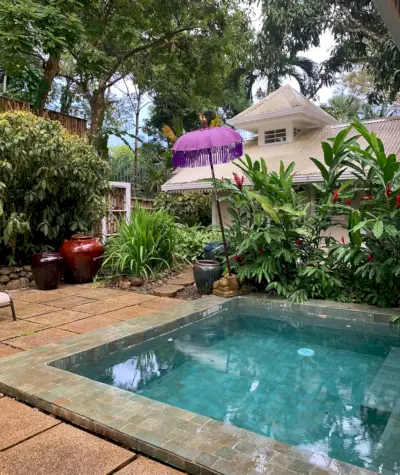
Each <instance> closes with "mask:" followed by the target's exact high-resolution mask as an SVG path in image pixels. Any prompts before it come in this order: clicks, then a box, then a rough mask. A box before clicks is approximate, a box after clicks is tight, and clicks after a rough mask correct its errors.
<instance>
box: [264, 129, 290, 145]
mask: <svg viewBox="0 0 400 475" xmlns="http://www.w3.org/2000/svg"><path fill="white" fill-rule="evenodd" d="M284 142H286V129H276V130H266V131H265V132H264V143H265V144H271V143H284Z"/></svg>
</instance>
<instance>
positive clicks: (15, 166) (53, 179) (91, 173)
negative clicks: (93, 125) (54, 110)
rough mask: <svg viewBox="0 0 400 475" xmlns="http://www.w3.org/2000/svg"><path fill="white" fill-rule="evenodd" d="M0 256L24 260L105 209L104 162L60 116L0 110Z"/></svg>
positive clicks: (84, 226)
mask: <svg viewBox="0 0 400 475" xmlns="http://www.w3.org/2000/svg"><path fill="white" fill-rule="evenodd" d="M0 182H1V183H0V242H1V244H2V245H1V246H0V248H1V250H2V251H1V253H0V262H1V263H4V262H5V261H6V260H7V258H8V260H9V262H19V261H25V262H26V260H27V259H29V258H30V254H31V253H32V252H34V251H37V250H40V249H43V248H45V249H46V248H48V247H49V246H50V247H58V246H59V245H60V243H61V242H62V240H63V239H65V238H69V237H70V236H71V234H73V233H77V232H87V231H90V230H91V229H92V227H93V225H95V224H97V223H98V222H99V220H100V219H101V218H102V217H103V216H104V215H105V212H106V204H105V200H104V198H105V196H106V195H107V193H108V192H109V183H108V165H107V163H106V162H105V161H103V160H102V159H101V158H100V157H99V156H98V154H97V153H96V151H95V150H94V148H93V147H92V146H91V145H89V144H88V143H87V142H86V141H84V140H82V139H81V138H79V137H77V136H74V135H70V134H69V133H68V132H67V131H66V130H65V129H64V128H63V127H62V126H61V124H60V123H59V122H55V121H49V120H46V119H44V118H40V117H37V116H35V115H33V114H30V113H28V112H6V113H3V114H0Z"/></svg>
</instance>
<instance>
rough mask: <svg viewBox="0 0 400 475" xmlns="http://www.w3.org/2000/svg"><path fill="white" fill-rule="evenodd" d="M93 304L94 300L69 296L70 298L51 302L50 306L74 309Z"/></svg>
mask: <svg viewBox="0 0 400 475" xmlns="http://www.w3.org/2000/svg"><path fill="white" fill-rule="evenodd" d="M93 302H94V300H93V299H87V298H85V297H79V296H72V295H69V296H68V297H64V298H61V299H58V300H53V301H51V302H50V305H53V306H54V307H59V308H74V307H78V305H84V304H86V303H93Z"/></svg>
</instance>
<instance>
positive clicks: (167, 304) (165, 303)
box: [141, 297, 185, 310]
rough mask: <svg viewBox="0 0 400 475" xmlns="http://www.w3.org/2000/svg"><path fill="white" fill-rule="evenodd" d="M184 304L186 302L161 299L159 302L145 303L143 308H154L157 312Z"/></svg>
mask: <svg viewBox="0 0 400 475" xmlns="http://www.w3.org/2000/svg"><path fill="white" fill-rule="evenodd" d="M183 303H185V301H184V300H179V299H169V298H166V297H160V298H158V299H157V300H150V301H149V302H144V303H142V304H141V305H142V306H143V307H146V308H152V309H155V310H165V309H168V308H172V307H176V305H179V304H183Z"/></svg>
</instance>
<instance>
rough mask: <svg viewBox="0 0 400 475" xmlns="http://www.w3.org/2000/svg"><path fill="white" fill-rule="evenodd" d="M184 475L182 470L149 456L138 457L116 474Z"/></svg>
mask: <svg viewBox="0 0 400 475" xmlns="http://www.w3.org/2000/svg"><path fill="white" fill-rule="evenodd" d="M117 474H118V475H182V472H180V471H178V470H175V469H173V468H171V467H167V466H166V465H161V464H160V463H158V462H155V461H154V460H150V459H148V458H147V457H138V458H137V459H135V460H134V461H133V462H131V463H130V464H129V465H127V466H126V467H125V468H123V469H122V470H119V471H118V472H116V475H117Z"/></svg>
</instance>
